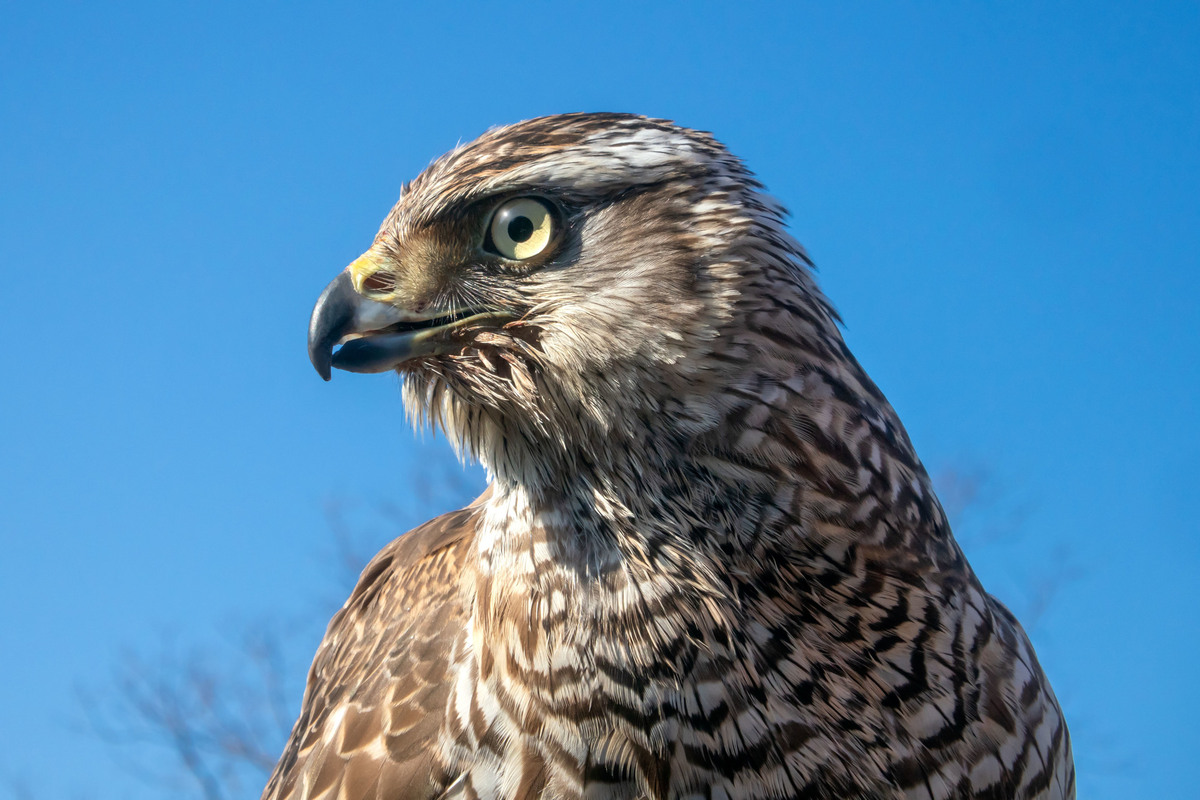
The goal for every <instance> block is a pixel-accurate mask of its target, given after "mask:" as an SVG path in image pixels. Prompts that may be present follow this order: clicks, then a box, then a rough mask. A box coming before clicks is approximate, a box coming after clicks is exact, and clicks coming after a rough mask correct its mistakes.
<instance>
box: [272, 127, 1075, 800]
mask: <svg viewBox="0 0 1200 800" xmlns="http://www.w3.org/2000/svg"><path fill="white" fill-rule="evenodd" d="M784 217H785V211H784V209H783V208H782V207H781V206H780V205H779V204H778V203H777V202H776V201H775V200H773V199H772V198H771V197H769V196H768V195H767V194H766V193H765V192H764V190H763V188H762V186H761V184H760V183H758V181H757V180H755V178H754V177H753V176H752V175H751V173H750V172H749V171H748V170H747V169H746V167H744V166H743V164H742V162H741V161H740V160H739V159H738V158H736V157H735V156H733V155H731V154H730V153H729V151H727V150H726V149H725V148H724V147H723V146H722V145H721V144H720V143H719V142H717V141H716V140H715V139H714V138H713V137H712V136H711V135H709V134H707V133H702V132H697V131H694V130H688V129H685V128H682V127H678V126H676V125H674V124H672V123H670V122H666V121H663V120H656V119H648V118H644V117H640V116H633V115H625V114H567V115H561V116H551V117H544V118H540V119H534V120H529V121H526V122H521V123H518V124H516V125H512V126H509V127H502V128H497V129H493V130H491V131H489V132H488V133H485V134H484V135H483V136H481V137H480V138H479V139H477V140H475V141H473V142H471V143H469V144H466V145H463V146H460V147H458V148H457V149H455V150H453V151H451V152H450V153H447V154H446V155H444V156H442V157H441V158H440V159H438V160H437V161H435V162H434V163H433V164H432V165H431V166H430V167H429V168H428V169H426V170H425V171H424V172H423V173H421V174H420V175H419V176H418V177H417V178H416V179H415V180H413V181H412V182H411V183H410V184H408V185H406V186H405V187H404V188H403V190H402V193H401V197H400V200H399V201H398V202H397V203H396V205H395V207H394V208H393V209H392V211H391V213H390V214H388V216H387V218H386V219H385V220H384V222H383V225H382V227H381V228H380V230H379V233H378V234H377V235H376V237H375V240H374V243H373V244H372V245H371V246H370V248H369V249H368V250H367V251H366V253H365V254H364V255H363V256H361V257H360V258H358V259H357V260H355V261H354V262H353V263H352V264H350V266H349V267H347V268H346V269H345V270H344V271H343V272H342V273H341V274H339V275H338V276H337V277H336V278H335V279H334V281H333V282H332V283H331V284H330V285H329V286H328V287H327V288H326V289H325V292H324V293H323V294H322V295H321V297H320V300H319V301H318V303H317V306H316V308H315V310H314V312H313V315H312V320H311V324H310V330H309V355H310V357H311V359H312V361H313V364H314V365H315V366H316V368H317V371H318V372H320V373H321V375H322V376H323V377H325V378H326V379H328V378H329V376H330V370H331V367H337V368H339V369H343V370H348V371H351V372H386V371H392V370H395V371H398V372H399V373H400V374H401V375H402V376H403V381H404V399H405V404H406V406H407V409H408V411H409V414H410V415H411V416H413V417H414V418H415V419H416V420H417V421H418V423H422V422H423V423H428V424H433V425H436V426H438V427H440V428H442V429H443V430H444V431H445V432H446V434H447V435H448V437H449V438H450V439H451V440H452V441H453V442H455V443H456V445H457V446H458V447H459V448H460V450H461V451H462V453H464V454H465V455H467V456H469V457H473V458H477V459H478V460H479V461H481V462H482V463H483V464H484V465H485V466H486V468H487V470H488V473H489V478H490V485H489V487H488V489H487V491H486V492H485V493H484V494H483V496H481V497H480V498H479V499H478V500H476V501H475V502H474V503H472V504H471V505H470V506H469V507H467V508H464V509H462V510H460V511H455V512H452V513H449V514H446V515H444V516H442V517H438V518H437V519H434V520H433V521H431V522H428V523H426V524H424V525H422V526H420V527H419V528H417V529H416V530H414V531H412V532H410V533H408V534H405V535H404V536H401V537H400V538H399V539H397V540H396V541H394V542H393V543H392V544H390V545H388V546H387V547H386V548H384V550H383V551H382V552H381V553H380V554H379V555H378V556H376V557H375V559H374V560H372V561H371V562H370V564H368V566H367V567H366V569H365V570H364V571H363V574H362V577H361V579H360V580H359V583H358V586H357V587H356V588H355V589H354V592H353V594H352V595H351V596H350V599H349V600H347V601H346V604H345V606H344V607H343V608H342V609H341V610H340V611H339V612H338V613H337V615H336V616H335V617H334V618H333V620H332V622H330V624H329V629H328V632H327V633H326V635H325V638H324V641H322V643H321V645H320V649H319V650H318V651H317V655H316V658H315V660H314V662H313V666H312V670H311V673H310V675H309V678H308V686H307V690H306V692H305V695H304V702H303V707H302V710H301V712H300V717H299V720H298V721H297V722H296V726H295V729H294V730H293V732H292V736H291V740H290V742H289V743H288V744H287V747H286V750H285V751H284V753H283V756H282V758H281V759H280V761H279V764H278V766H277V767H276V769H275V772H274V775H273V776H272V777H271V780H270V783H269V785H268V786H267V788H266V791H265V793H264V795H263V797H264V798H267V800H283V799H284V798H289V799H290V798H339V799H340V800H368V798H369V799H371V800H404V799H407V798H480V799H481V800H528V799H530V798H563V799H570V800H577V799H578V800H582V798H589V799H590V800H609V799H610V798H611V799H612V800H634V799H635V798H646V799H647V800H666V799H667V798H713V799H714V800H717V799H722V800H723V799H725V798H729V799H732V800H741V799H743V798H744V799H746V800H749V799H750V798H829V799H830V800H832V799H833V798H838V799H839V800H848V799H851V798H858V799H859V800H865V799H866V798H910V799H911V800H916V799H917V798H922V799H925V800H941V799H942V798H1039V799H1047V800H1048V799H1049V798H1070V797H1074V794H1075V773H1074V766H1073V761H1072V757H1071V745H1070V740H1069V737H1068V733H1067V727H1066V724H1065V722H1064V720H1063V716H1062V713H1061V711H1060V709H1059V706H1058V703H1057V701H1056V700H1055V697H1054V693H1053V691H1052V690H1051V688H1050V685H1049V683H1048V682H1047V680H1046V677H1045V675H1044V674H1043V672H1042V669H1041V667H1040V666H1039V664H1038V661H1037V658H1036V657H1035V655H1034V651H1033V649H1032V647H1031V646H1030V643H1029V640H1028V639H1027V638H1026V636H1025V633H1024V632H1023V631H1022V629H1021V626H1020V625H1019V624H1018V622H1017V621H1016V619H1014V618H1013V616H1012V615H1011V614H1010V613H1009V612H1008V611H1007V610H1006V609H1005V608H1004V606H1003V605H1001V604H1000V603H999V602H998V601H996V600H995V599H994V598H992V597H991V596H989V595H988V594H987V593H986V592H985V591H984V589H983V588H982V587H981V586H980V583H979V580H978V579H977V578H976V577H975V574H974V573H973V572H972V570H971V567H970V566H969V565H968V563H967V561H966V559H965V558H964V557H963V554H962V551H961V550H959V547H958V545H957V544H956V542H955V540H954V538H953V536H952V534H951V531H950V527H949V525H948V524H947V521H946V517H945V514H944V513H943V511H942V508H941V506H940V504H939V502H938V500H937V498H936V496H935V495H934V492H933V489H932V487H931V484H930V480H929V477H928V475H927V474H926V471H925V469H924V468H923V467H922V465H921V462H920V461H919V459H918V458H917V455H916V453H915V452H914V451H913V447H912V444H911V443H910V442H909V439H908V436H907V434H906V433H905V430H904V427H903V426H902V425H901V424H900V420H899V419H898V418H897V416H896V413H895V411H893V409H892V407H891V406H890V405H889V404H888V402H887V400H886V399H885V398H884V396H883V394H882V393H881V392H880V390H879V389H878V388H877V387H876V386H875V384H874V383H872V381H871V379H870V378H868V377H867V375H866V373H865V372H864V371H863V369H862V367H861V366H859V364H858V362H857V361H856V360H855V358H854V356H853V355H852V354H851V353H850V351H849V350H848V349H847V347H846V345H845V343H844V342H843V339H842V336H841V333H840V329H839V324H840V323H839V320H838V316H837V314H836V312H835V311H834V309H833V307H832V306H831V305H830V303H829V301H827V300H826V298H825V297H824V295H822V293H821V291H820V290H819V289H818V287H817V285H816V283H815V282H814V278H813V272H812V268H811V264H810V262H809V259H808V257H807V256H806V255H805V252H804V250H803V249H802V248H801V247H800V245H799V244H797V243H796V242H795V241H794V240H793V239H792V238H791V236H789V234H788V233H787V231H786V230H785V225H784ZM339 345H340V349H337V350H336V351H335V348H337V347H338V346H339ZM377 424H378V423H377V422H376V423H372V424H371V425H368V426H366V432H369V430H370V428H372V427H376V426H377Z"/></svg>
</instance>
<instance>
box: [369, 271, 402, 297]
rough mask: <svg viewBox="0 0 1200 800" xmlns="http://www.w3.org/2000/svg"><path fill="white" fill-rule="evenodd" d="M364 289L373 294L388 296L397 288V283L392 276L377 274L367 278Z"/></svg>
mask: <svg viewBox="0 0 1200 800" xmlns="http://www.w3.org/2000/svg"><path fill="white" fill-rule="evenodd" d="M362 287H363V291H365V292H370V293H371V294H387V293H388V292H391V291H392V289H394V288H395V287H396V282H395V281H393V280H392V278H391V276H390V275H387V274H385V273H383V272H376V273H373V274H371V275H368V276H367V279H366V280H364V281H363V282H362Z"/></svg>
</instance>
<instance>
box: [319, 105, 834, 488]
mask: <svg viewBox="0 0 1200 800" xmlns="http://www.w3.org/2000/svg"><path fill="white" fill-rule="evenodd" d="M760 190H761V186H760V185H759V184H758V183H757V182H756V181H755V180H754V179H753V177H752V176H751V174H750V173H749V171H748V170H746V168H745V167H744V166H743V165H742V163H741V162H740V161H739V160H738V159H737V158H735V157H734V156H732V155H731V154H730V153H729V152H728V151H726V150H725V148H724V147H723V146H722V145H721V144H720V143H718V142H717V141H716V140H715V139H713V137H712V136H710V135H709V134H707V133H702V132H697V131H692V130H687V129H684V128H681V127H678V126H676V125H673V124H671V123H669V122H666V121H663V120H655V119H647V118H644V117H640V116H634V115H626V114H566V115H561V116H552V117H543V118H539V119H533V120H529V121H526V122H522V123H518V124H516V125H512V126H508V127H503V128H497V129H494V130H491V131H489V132H488V133H486V134H484V135H483V136H481V137H480V138H479V139H477V140H475V141H474V142H471V143H469V144H467V145H464V146H461V147H459V148H457V149H455V150H453V151H451V152H450V153H447V154H446V155H444V156H442V157H441V158H440V159H438V160H437V161H435V162H434V163H433V164H432V165H431V166H430V167H429V168H428V169H426V170H425V171H424V172H423V173H422V174H421V175H419V176H418V177H417V178H416V179H415V180H414V181H412V183H410V184H408V185H407V186H405V187H404V188H403V190H402V193H401V197H400V200H399V201H398V202H397V203H396V205H395V207H394V208H393V209H392V211H391V213H390V214H388V216H387V218H386V219H385V220H384V222H383V225H382V227H381V228H380V230H379V233H378V234H377V235H376V237H375V241H374V243H373V244H372V245H371V247H370V248H369V249H368V250H367V251H366V253H364V254H363V255H362V256H361V257H359V258H358V259H357V260H355V261H354V262H353V263H352V264H350V266H348V267H347V268H346V269H345V270H344V271H343V272H342V273H341V274H340V275H338V277H337V278H336V279H334V281H333V282H332V283H331V284H330V285H329V286H328V287H327V288H326V289H325V291H324V293H323V294H322V295H321V298H320V300H319V301H318V303H317V306H316V308H315V309H314V311H313V315H312V321H311V325H310V329H309V355H310V357H311V359H312V362H313V364H314V366H315V367H316V368H317V371H318V372H319V373H321V375H322V377H324V378H326V379H328V378H329V376H330V367H331V366H332V367H337V368H339V369H343V370H348V371H351V372H384V371H389V370H396V371H398V372H400V373H401V374H402V375H403V376H404V392H405V400H406V406H407V408H408V410H409V413H410V415H412V416H414V417H415V418H416V419H417V420H418V421H422V420H423V421H426V422H429V423H432V424H435V425H438V426H440V427H442V428H443V429H444V430H445V431H446V432H447V433H448V435H449V436H450V438H451V439H452V440H454V441H455V442H457V443H458V444H459V446H460V448H461V449H465V450H466V451H467V452H468V453H470V454H471V455H473V456H476V457H479V458H482V460H483V461H484V463H485V464H486V465H487V466H488V467H489V469H491V470H492V471H493V472H494V473H496V474H497V475H498V476H500V477H503V476H504V475H505V474H506V473H512V476H513V477H514V478H518V479H521V480H525V481H529V480H531V479H535V478H536V477H537V476H536V475H531V474H530V472H531V471H535V472H536V471H538V470H541V471H544V472H548V473H556V472H557V473H561V470H563V469H568V470H569V469H572V468H573V467H577V466H578V463H577V462H578V461H579V459H581V458H596V457H619V450H620V447H619V446H618V447H604V448H600V447H596V445H597V444H598V443H601V442H603V443H608V444H614V443H617V442H620V441H621V440H631V439H632V440H636V441H637V446H638V448H639V450H644V449H646V448H647V447H650V448H652V447H653V446H654V445H655V443H654V442H653V441H649V440H648V436H649V434H648V433H647V432H648V431H655V432H656V434H655V435H656V436H667V437H669V438H670V439H672V442H671V444H672V445H678V444H679V442H680V441H682V440H685V439H689V438H694V437H696V436H699V435H702V434H703V433H704V431H705V430H707V429H708V428H710V427H711V426H712V425H713V424H715V421H716V420H717V419H718V418H719V417H720V416H722V409H721V408H719V406H720V404H721V400H720V397H719V394H720V392H718V389H720V390H722V391H723V390H725V389H728V388H729V387H730V386H731V384H734V383H736V382H737V380H738V376H739V375H741V374H743V373H744V372H745V367H746V366H747V362H750V361H754V360H756V359H758V358H760V357H767V356H769V354H764V353H762V352H748V351H746V350H745V348H744V347H743V348H740V347H739V345H738V344H737V338H736V336H733V335H732V332H733V331H735V330H737V329H741V328H743V327H744V326H745V325H746V324H747V320H746V316H747V314H752V313H754V312H755V310H756V309H758V308H759V307H760V306H761V301H762V300H763V299H764V298H772V302H774V300H775V299H777V296H779V295H780V294H782V295H783V296H785V297H787V298H790V299H789V302H795V303H797V304H799V305H801V306H803V307H804V308H805V309H806V316H807V318H808V319H809V320H810V323H811V325H810V327H811V329H812V330H813V331H816V332H817V334H818V335H821V336H832V337H835V338H837V339H838V341H839V342H840V338H838V337H839V334H838V333H837V331H836V324H835V322H834V319H835V317H834V314H833V312H832V310H831V309H830V308H829V306H828V304H827V303H826V302H825V300H824V299H823V298H822V297H821V295H820V293H819V291H818V290H817V289H816V287H815V285H814V284H813V281H812V278H811V276H810V274H809V271H808V269H807V266H806V265H807V259H806V257H805V256H804V253H803V251H802V249H801V248H800V246H799V245H798V244H797V243H796V242H795V241H794V240H792V239H791V237H790V236H788V235H787V234H786V233H785V232H784V230H783V216H784V214H785V212H784V210H783V209H782V208H781V207H780V206H779V205H778V204H777V203H775V202H774V201H773V200H772V199H771V198H769V197H767V196H766V195H764V194H763V193H762V192H761V191H760ZM338 345H340V346H341V347H340V349H339V350H337V351H336V352H335V351H334V348H335V347H336V346H338ZM759 350H760V351H761V348H759ZM600 450H603V451H606V452H605V453H598V452H597V451H600ZM529 453H536V454H537V456H538V457H537V458H536V459H529V458H525V457H524V455H527V454H529ZM614 453H615V454H616V455H614Z"/></svg>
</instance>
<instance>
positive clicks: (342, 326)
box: [308, 268, 514, 380]
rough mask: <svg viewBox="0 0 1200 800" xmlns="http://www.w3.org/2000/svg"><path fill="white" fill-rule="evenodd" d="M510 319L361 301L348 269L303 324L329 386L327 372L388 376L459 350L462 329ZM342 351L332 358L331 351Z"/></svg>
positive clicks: (494, 314) (313, 358)
mask: <svg viewBox="0 0 1200 800" xmlns="http://www.w3.org/2000/svg"><path fill="white" fill-rule="evenodd" d="M513 318H514V317H513V315H512V314H507V313H504V312H500V311H484V312H479V311H478V310H477V309H476V310H471V309H468V310H466V311H462V312H459V313H452V314H446V313H442V314H440V315H436V316H431V315H416V314H411V313H406V312H404V311H402V310H401V309H398V308H396V307H395V306H392V305H389V304H387V303H380V302H378V301H376V300H371V299H369V298H366V297H363V296H362V295H361V294H359V293H358V292H356V291H355V290H354V281H353V278H352V275H351V272H350V268H347V269H345V270H343V271H342V272H341V273H340V274H338V276H337V277H336V278H334V279H333V282H332V283H330V284H329V285H328V286H326V287H325V291H323V292H321V296H320V298H318V299H317V305H316V306H315V307H314V308H313V312H312V318H311V319H310V320H309V323H308V358H309V360H310V361H312V365H313V366H314V367H315V368H316V370H317V373H318V374H319V375H320V376H321V377H322V378H324V379H325V380H329V378H330V376H331V374H332V373H331V370H330V367H337V368H338V369H342V370H346V371H347V372H387V371H388V370H391V369H395V368H396V367H398V366H400V365H401V364H403V363H404V362H405V361H409V360H411V359H414V358H421V357H424V356H431V355H439V354H443V353H453V352H459V351H461V350H462V347H463V345H464V343H465V340H464V337H462V336H460V335H458V334H459V333H460V332H461V331H463V330H464V329H466V328H470V327H475V326H478V325H481V324H482V325H488V324H491V325H493V326H498V325H503V324H504V323H505V322H508V321H510V320H512V319H513ZM339 344H340V345H342V347H341V349H339V350H338V351H337V352H334V349H333V348H334V347H336V346H337V345H339Z"/></svg>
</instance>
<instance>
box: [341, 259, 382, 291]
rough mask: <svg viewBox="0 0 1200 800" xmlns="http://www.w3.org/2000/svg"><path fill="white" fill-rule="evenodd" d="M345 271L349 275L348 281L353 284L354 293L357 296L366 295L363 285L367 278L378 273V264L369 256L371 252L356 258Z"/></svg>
mask: <svg viewBox="0 0 1200 800" xmlns="http://www.w3.org/2000/svg"><path fill="white" fill-rule="evenodd" d="M346 271H347V272H349V273H350V280H351V281H352V282H353V283H354V291H356V292H358V293H359V294H368V293H369V292H364V291H363V283H365V282H366V280H367V279H368V278H370V277H371V276H372V275H374V274H375V273H376V272H378V271H379V262H378V261H376V260H375V258H374V256H373V255H371V251H370V250H368V251H367V252H365V253H363V254H362V255H361V256H359V257H358V258H356V259H354V261H353V262H351V264H350V266H348V267H346Z"/></svg>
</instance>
